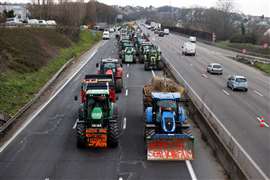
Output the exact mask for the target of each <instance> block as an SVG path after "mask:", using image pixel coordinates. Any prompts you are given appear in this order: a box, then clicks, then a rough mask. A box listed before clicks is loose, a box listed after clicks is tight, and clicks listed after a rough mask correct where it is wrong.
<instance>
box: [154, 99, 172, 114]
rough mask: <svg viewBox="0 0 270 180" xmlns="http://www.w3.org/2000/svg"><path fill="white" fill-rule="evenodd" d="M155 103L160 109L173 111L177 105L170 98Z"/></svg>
mask: <svg viewBox="0 0 270 180" xmlns="http://www.w3.org/2000/svg"><path fill="white" fill-rule="evenodd" d="M157 105H158V107H159V108H161V110H165V111H173V110H175V109H176V107H177V105H176V102H175V101H172V100H162V101H158V102H157Z"/></svg>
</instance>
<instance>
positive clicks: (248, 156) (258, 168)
mask: <svg viewBox="0 0 270 180" xmlns="http://www.w3.org/2000/svg"><path fill="white" fill-rule="evenodd" d="M171 67H172V68H173V69H174V71H175V72H176V73H177V74H178V76H179V77H180V78H181V79H182V80H183V81H184V83H185V84H186V86H187V87H188V88H189V89H190V90H191V91H192V93H193V94H194V95H195V96H196V97H197V99H199V101H201V102H202V104H203V106H204V107H205V108H206V109H207V110H208V112H210V113H211V114H212V116H213V118H215V119H216V120H217V123H219V125H220V126H221V127H222V128H223V129H224V130H225V132H226V133H227V134H228V136H229V137H230V138H231V140H232V141H233V142H234V143H235V144H236V146H238V148H239V149H240V150H241V151H242V152H243V153H244V155H245V156H246V157H247V158H248V160H249V161H250V162H251V163H252V164H253V166H254V168H255V169H256V170H257V171H259V173H260V174H261V175H262V176H263V178H264V179H269V178H268V176H267V175H266V174H265V173H264V172H263V170H262V169H261V168H260V167H259V166H258V164H257V163H256V162H255V161H254V160H253V159H252V158H251V157H250V155H249V154H248V153H247V152H246V150H245V149H244V148H243V147H242V146H241V145H240V144H239V142H238V141H237V140H236V139H235V138H234V137H233V135H232V134H231V133H230V131H229V130H228V129H227V128H226V127H225V126H224V124H222V122H221V121H220V120H219V119H218V117H217V116H216V115H215V114H214V112H213V111H212V110H211V109H210V108H209V107H208V106H207V105H206V104H205V102H204V101H203V100H202V99H201V98H200V96H199V95H198V94H197V93H196V92H195V90H194V89H192V88H191V86H190V85H189V84H188V82H187V81H186V80H185V79H184V77H183V76H182V74H180V73H179V72H178V71H177V70H176V68H175V67H174V66H172V65H171Z"/></svg>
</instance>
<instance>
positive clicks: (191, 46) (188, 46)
mask: <svg viewBox="0 0 270 180" xmlns="http://www.w3.org/2000/svg"><path fill="white" fill-rule="evenodd" d="M182 54H183V55H185V56H186V55H191V56H195V55H196V44H195V43H192V42H185V43H184V45H183V46H182Z"/></svg>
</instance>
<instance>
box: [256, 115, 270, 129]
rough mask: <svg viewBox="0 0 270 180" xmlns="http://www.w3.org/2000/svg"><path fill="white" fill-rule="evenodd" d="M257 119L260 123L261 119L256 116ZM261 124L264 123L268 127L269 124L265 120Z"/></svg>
mask: <svg viewBox="0 0 270 180" xmlns="http://www.w3.org/2000/svg"><path fill="white" fill-rule="evenodd" d="M257 120H258V121H259V122H260V123H261V120H262V119H261V118H260V117H257ZM263 124H264V125H265V126H266V127H268V128H269V125H268V124H267V123H266V122H265V121H264V122H263Z"/></svg>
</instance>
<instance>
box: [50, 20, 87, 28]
mask: <svg viewBox="0 0 270 180" xmlns="http://www.w3.org/2000/svg"><path fill="white" fill-rule="evenodd" d="M46 22H47V24H48V25H52V26H55V25H56V22H55V20H48V21H46ZM87 28H88V27H87Z"/></svg>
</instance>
